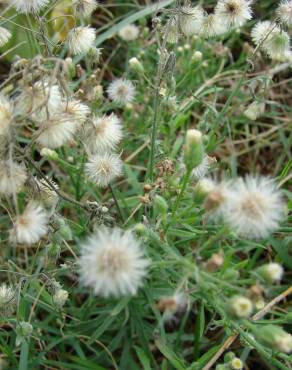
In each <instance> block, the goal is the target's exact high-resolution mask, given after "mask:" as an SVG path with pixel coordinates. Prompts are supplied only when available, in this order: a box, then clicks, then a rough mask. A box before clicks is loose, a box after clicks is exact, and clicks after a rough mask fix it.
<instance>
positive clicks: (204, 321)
mask: <svg viewBox="0 0 292 370" xmlns="http://www.w3.org/2000/svg"><path fill="white" fill-rule="evenodd" d="M114 3H115V4H111V5H112V6H109V5H110V4H109V3H107V2H106V4H107V5H108V7H106V8H105V10H102V6H101V10H98V12H97V13H96V14H95V15H94V17H93V20H92V21H93V24H94V25H95V26H96V27H98V35H97V39H96V45H97V46H98V47H101V48H103V56H102V61H101V62H100V63H99V64H98V66H93V67H91V66H89V63H86V62H88V60H86V57H83V58H79V57H76V58H74V59H73V61H74V63H76V64H77V63H80V66H81V67H80V68H82V69H83V74H82V76H81V77H80V76H79V77H78V76H75V77H74V78H73V79H72V80H71V81H68V85H69V88H70V89H71V92H72V93H73V92H74V93H76V96H77V97H78V98H80V99H84V100H85V102H87V104H88V105H90V107H91V109H92V112H93V113H95V114H101V113H107V112H112V111H115V112H116V113H117V114H118V115H119V116H120V117H121V118H122V122H123V127H124V132H125V136H124V139H123V141H122V144H121V145H120V147H119V152H121V156H122V159H123V160H124V163H125V165H124V172H123V176H122V177H121V178H119V179H118V180H117V181H115V182H114V183H112V185H111V189H110V188H109V189H105V190H101V189H99V188H97V187H96V186H94V184H92V183H91V182H90V181H89V180H88V179H87V178H86V176H85V175H84V164H85V162H86V161H87V155H86V151H85V150H84V147H83V144H82V141H81V137H79V136H76V137H75V143H74V144H72V145H65V146H63V147H61V148H59V149H57V150H56V151H57V153H58V159H56V160H48V159H45V158H41V157H40V155H39V148H38V147H37V145H35V144H32V146H31V149H30V150H29V151H28V157H27V158H28V159H27V160H26V166H27V169H28V172H29V173H30V174H31V175H39V173H37V172H36V168H38V169H39V171H41V173H43V174H44V175H46V176H48V177H52V178H53V179H54V180H55V181H56V182H57V183H58V185H59V187H60V189H61V190H62V192H64V194H65V198H67V200H68V198H69V199H72V200H73V202H70V201H67V200H66V199H64V198H61V197H60V198H59V203H58V207H57V211H56V212H55V215H54V217H55V222H53V224H54V225H53V226H55V227H54V228H52V231H51V232H50V235H49V236H48V237H45V238H44V239H43V241H42V242H40V243H38V244H36V245H35V246H34V247H32V248H28V249H26V248H19V247H17V248H15V246H13V245H12V244H11V243H10V242H9V234H8V231H9V229H10V228H11V220H10V215H12V217H14V216H15V214H16V207H15V204H14V200H13V199H11V198H8V197H3V198H2V199H1V203H0V205H1V213H0V222H1V226H0V231H1V237H0V242H1V249H0V250H1V252H0V261H1V269H0V278H1V281H3V282H7V283H8V282H9V283H10V284H12V285H13V286H14V287H15V289H16V291H17V297H16V304H15V311H14V312H13V313H12V314H11V315H3V316H0V329H1V330H0V358H3V360H4V361H5V363H6V365H5V366H4V368H5V369H6V368H7V369H19V370H29V369H31V370H32V369H60V370H61V369H62V370H63V369H78V370H86V369H94V370H104V369H122V370H123V369H125V370H136V369H144V370H150V369H157V370H158V369H159V370H160V369H161V370H173V369H177V370H199V369H203V368H204V366H206V365H207V364H208V362H209V361H210V360H211V359H212V358H213V356H214V355H215V354H216V353H217V351H218V350H220V348H221V346H222V345H223V343H224V342H225V340H226V339H227V338H228V337H229V336H231V335H232V334H233V333H235V332H236V333H238V334H239V339H238V340H237V341H236V342H235V344H233V345H232V346H231V348H230V349H232V350H233V351H234V352H235V353H236V356H237V357H240V358H241V359H242V361H244V362H245V363H246V365H247V366H248V368H250V369H256V368H262V369H289V368H290V367H289V366H290V365H289V363H291V356H289V355H287V354H284V353H281V352H279V351H278V352H277V351H275V350H273V349H272V348H269V347H268V346H266V345H264V344H263V343H262V342H260V341H258V340H257V338H256V336H251V335H250V334H257V331H258V328H259V327H261V326H264V325H266V324H269V323H277V324H279V325H281V326H282V327H283V328H285V330H286V331H289V330H291V311H290V313H289V310H291V308H290V309H289V305H288V298H287V299H283V300H281V301H279V302H277V304H276V305H275V306H273V307H272V308H271V309H270V310H269V311H268V312H267V313H266V315H265V316H264V317H262V318H260V320H258V321H257V322H254V323H253V322H252V321H251V320H238V319H235V318H234V317H232V315H230V313H229V311H228V307H226V302H228V298H229V297H231V296H233V295H235V294H238V295H246V293H247V290H248V289H249V288H250V287H251V286H252V285H254V284H256V282H257V281H258V279H257V276H256V274H255V269H256V268H257V267H259V266H261V265H262V264H264V263H267V262H269V261H276V262H278V263H280V264H282V265H283V267H284V268H285V271H286V273H285V275H284V278H283V280H282V281H281V283H279V284H274V285H269V284H267V285H266V286H265V289H264V298H265V302H266V304H268V302H270V301H272V300H273V299H274V298H275V297H277V296H279V295H281V294H283V292H285V291H286V290H287V289H289V286H290V285H291V273H290V272H289V270H290V271H291V267H292V250H291V230H292V227H291V222H289V221H291V218H290V219H289V217H288V216H287V219H286V220H285V221H284V222H283V223H282V224H281V227H280V229H279V230H278V231H277V232H276V233H274V234H273V235H272V236H271V237H270V238H269V239H267V240H260V241H253V240H245V239H242V238H238V237H236V235H235V234H234V233H232V231H230V230H228V229H227V228H226V226H225V225H221V224H214V223H213V224H209V223H207V222H206V219H205V215H204V213H205V211H204V207H203V202H202V200H201V199H197V198H196V197H195V191H194V187H195V185H196V184H195V182H194V181H189V179H185V180H186V181H185V182H184V179H183V176H181V170H180V162H181V161H182V158H181V154H182V149H183V145H184V142H185V133H186V131H187V130H188V129H190V128H198V129H200V130H201V131H202V132H203V133H204V135H205V136H206V138H205V139H206V140H205V149H206V153H208V154H209V155H210V156H212V157H215V158H216V160H217V161H216V163H214V164H213V165H212V166H211V169H210V175H211V176H213V177H215V178H221V179H228V178H232V177H236V176H241V175H244V174H247V173H253V174H256V173H260V174H263V175H270V176H272V177H274V178H276V179H277V181H278V182H279V183H280V184H281V188H282V190H283V193H284V195H285V199H286V200H287V205H288V206H287V208H288V209H289V210H291V208H292V203H291V187H290V188H289V185H290V186H291V137H292V132H291V120H292V119H291V116H292V108H291V101H292V95H291V87H292V85H291V67H290V68H287V69H285V70H283V71H281V72H279V73H276V74H274V75H273V76H271V78H270V74H271V73H272V72H273V69H274V67H275V63H273V62H271V61H269V60H268V59H267V58H266V57H265V56H264V54H261V53H260V52H258V53H256V54H255V55H254V56H253V59H252V63H253V64H252V65H253V68H252V69H250V65H249V64H248V62H247V60H248V58H249V57H250V55H248V54H247V52H246V50H247V48H246V47H245V45H244V44H245V43H246V42H249V43H250V44H251V40H250V36H249V34H250V29H251V25H252V24H253V21H251V22H250V24H248V25H247V26H246V27H244V29H243V31H242V32H238V33H237V32H233V33H231V34H228V35H226V36H222V37H219V38H217V39H210V40H207V41H206V40H202V39H200V38H189V39H186V38H184V39H181V40H180V41H179V44H178V45H167V48H168V51H169V52H171V51H172V52H173V53H174V54H175V56H176V64H175V67H174V68H173V69H171V70H162V71H161V74H160V75H158V79H159V84H158V85H156V84H157V68H158V62H159V55H158V53H157V49H158V42H157V38H159V40H160V41H161V39H160V37H161V35H160V36H159V34H158V33H157V34H156V33H155V32H154V30H153V29H152V28H150V30H148V32H145V33H143V32H142V33H141V35H140V37H139V38H138V40H135V41H132V42H124V41H122V40H121V39H120V38H119V37H117V36H116V33H117V32H118V31H119V30H120V29H121V28H122V27H123V26H124V25H126V24H129V23H132V22H136V24H138V25H139V26H140V28H141V29H142V28H143V27H144V26H146V25H148V26H149V27H151V16H152V15H153V12H154V11H156V10H157V11H158V10H159V9H158V7H159V8H161V9H162V8H163V7H165V6H169V5H170V7H168V9H174V6H175V2H174V1H161V2H160V3H159V6H158V5H157V6H156V5H155V6H154V5H150V4H148V3H149V2H143V1H139V2H138V1H129V2H128V3H127V4H125V3H124V2H123V1H117V2H114ZM145 3H147V4H148V5H145ZM210 3H211V4H212V3H213V4H214V2H208V4H210ZM171 7H172V8H171ZM273 9H274V6H273V4H272V2H271V1H263V2H262V4H257V5H256V17H257V19H261V18H264V17H267V18H269V17H270V18H271V16H272V14H273ZM13 12H14V11H13V10H10V13H8V15H6V14H4V15H3V16H5V17H6V16H9V17H13V14H14V13H13ZM166 16H167V14H166V13H165V11H163V12H162V13H161V19H162V23H164V22H165V19H166ZM17 21H18V22H20V23H21V24H22V25H24V26H25V27H28V23H26V22H27V20H25V19H23V20H22V19H18V18H17ZM15 22H16V20H15ZM33 22H34V20H33V19H31V22H30V23H29V27H31V28H34V29H36V30H37V29H38V25H37V22H36V24H34V23H33ZM0 23H2V17H1V20H0ZM4 24H5V25H6V23H4ZM11 27H12V26H11ZM11 29H12V30H13V32H15V34H14V36H13V37H14V38H15V39H17V40H18V39H19V38H23V37H24V36H23V34H24V31H23V30H19V31H17V30H16V29H17V27H16V28H11ZM19 34H21V36H19ZM26 38H27V39H28V40H29V41H28V43H27V44H26V45H25V47H24V46H20V47H19V50H22V56H25V57H27V58H30V60H32V59H33V57H34V56H35V55H33V54H34V53H35V51H36V50H37V49H36V46H37V47H38V48H39V49H40V50H42V49H43V47H42V46H41V42H40V40H36V39H34V40H33V39H32V33H30V32H27V33H26ZM13 43H14V45H17V41H15V40H13ZM185 44H187V45H189V48H188V47H186V48H184V49H183V50H182V51H181V50H179V49H178V46H182V47H183V46H184V45H185ZM223 46H225V50H224V49H223ZM9 47H11V45H9ZM195 50H198V51H201V52H202V55H203V59H202V61H197V62H195V61H192V55H193V53H194V51H195ZM6 51H7V50H6ZM53 51H54V53H55V56H56V57H59V58H64V57H65V55H66V46H64V47H63V46H62V47H56V48H55V49H54V50H53ZM8 55H9V59H8V60H9V61H10V62H11V60H12V58H11V55H10V54H9V53H8ZM134 56H135V57H137V58H138V59H139V60H140V61H141V63H142V64H143V67H144V75H142V74H137V73H136V72H135V71H132V70H131V69H130V68H129V65H128V60H129V59H130V58H131V57H134ZM42 66H43V68H44V70H45V71H46V73H48V74H49V75H51V74H52V71H53V66H52V64H50V63H47V64H43V65H42ZM6 68H7V67H6ZM5 73H7V74H8V70H6V72H5ZM11 73H13V71H11ZM90 75H94V79H93V80H90ZM120 76H124V77H127V78H129V79H130V80H132V81H133V82H134V83H135V86H136V89H137V95H136V98H135V101H134V102H133V104H132V106H131V107H127V108H121V107H118V106H116V105H115V104H114V103H111V102H109V101H108V100H106V99H105V98H102V99H101V100H97V101H90V100H89V98H88V96H89V92H90V88H91V87H94V86H96V85H97V84H101V85H102V86H103V87H104V89H106V87H107V86H108V84H109V82H110V81H111V80H112V79H113V77H120ZM2 77H3V78H2V79H4V78H5V76H4V75H3V76H2ZM267 80H269V84H268V87H265V83H266V81H267ZM92 81H93V82H92ZM18 82H19V81H18ZM18 82H17V80H13V81H12V82H11V83H10V84H9V86H8V87H7V86H6V88H5V91H3V92H5V93H6V94H10V95H11V96H13V94H14V93H16V92H17V91H18V89H19V88H20V87H19V86H20V85H19V84H18ZM255 84H256V85H257V89H255V90H254V91H255V94H256V95H257V94H258V95H257V96H258V97H260V96H261V97H263V98H264V99H265V100H266V102H267V108H266V111H265V114H264V115H263V116H262V117H260V118H259V119H258V120H256V121H250V120H248V119H247V118H246V117H245V116H244V114H243V111H244V108H245V107H246V106H247V105H248V104H249V103H250V102H252V101H253V97H252V95H251V89H253V87H254V86H255ZM162 88H163V89H165V91H166V98H164V97H163V96H162V93H161V89H162ZM78 89H81V90H82V91H80V90H79V92H77V91H78ZM87 93H88V95H87V96H86V94H87ZM174 95H175V96H176V101H177V103H176V105H173V104H171V103H170V101H169V100H168V101H167V97H168V98H169V97H171V96H174ZM23 122H24V121H23ZM153 122H155V124H156V125H157V130H154V131H153ZM25 125H27V126H25ZM25 125H23V126H22V128H21V129H18V131H17V138H16V140H15V142H16V143H18V144H17V145H19V144H20V143H21V144H22V150H25V146H26V145H27V144H28V143H30V140H31V132H30V131H29V129H26V127H28V128H30V129H31V131H32V130H33V127H34V126H33V124H32V123H31V121H28V123H27V124H25ZM154 139H155V140H154ZM16 153H17V152H16ZM1 155H2V154H1ZM15 155H17V154H15ZM18 159H19V160H20V159H22V156H21V155H19V158H18ZM165 160H170V161H172V163H173V166H174V172H173V173H172V174H170V173H164V174H160V173H159V169H158V168H157V164H159V163H160V164H161V163H162V162H163V161H165ZM35 166H36V167H35ZM145 184H150V185H151V187H152V190H151V194H150V201H149V202H148V203H147V202H146V203H143V202H142V201H141V196H145V192H144V186H145ZM156 195H160V196H162V197H163V198H164V199H165V202H166V204H167V206H168V209H162V208H161V206H160V205H159V204H157V203H155V196H156ZM27 199H28V192H27V191H23V192H21V193H19V194H18V197H17V204H18V207H19V209H20V210H22V209H23V208H24V207H25V204H26V203H27ZM87 201H91V202H97V203H98V205H102V206H106V207H108V209H109V213H108V217H106V216H104V215H103V214H102V213H100V212H97V214H94V213H93V212H90V211H89V210H88V209H85V208H86V204H87V203H86V202H87ZM78 203H79V204H80V205H78ZM82 205H83V206H82ZM60 217H62V218H64V219H65V221H66V224H67V225H68V227H69V228H70V230H71V233H70V234H71V235H68V233H67V234H66V235H65V234H64V233H63V234H62V233H61V232H60V230H59V229H58V224H57V221H56V220H58V218H60ZM142 222H143V223H144V225H145V227H144V228H142V231H141V223H142ZM103 223H105V224H107V225H109V226H114V225H118V226H120V227H122V228H128V229H133V230H135V232H137V235H138V237H139V238H140V239H141V241H142V244H143V247H144V248H145V253H146V255H147V257H148V258H149V259H150V260H151V266H150V269H149V274H148V277H147V279H146V281H145V285H144V287H143V288H141V289H140V290H139V292H138V294H137V295H136V296H134V297H122V298H120V299H112V298H110V299H104V298H101V297H96V296H94V295H93V293H92V292H91V290H90V289H87V288H84V287H82V286H80V284H79V277H78V266H77V263H76V256H79V254H80V245H81V244H82V241H83V240H84V239H85V238H86V236H87V235H89V234H90V233H91V232H92V230H93V229H94V227H96V226H97V225H100V224H103ZM56 225H57V226H56ZM139 227H140V228H139ZM220 250H221V251H223V252H224V263H223V265H222V266H221V267H220V268H219V269H218V271H216V272H212V273H211V272H208V271H207V270H206V269H205V268H204V262H206V261H207V260H208V259H209V258H210V257H211V256H212V255H213V254H214V253H216V252H218V251H220ZM53 279H56V280H57V281H59V282H60V283H61V284H62V285H63V288H64V289H66V290H67V291H68V292H69V299H68V301H67V302H66V304H65V306H64V307H63V308H62V309H59V308H58V307H57V306H56V305H55V304H54V302H53V300H52V294H53ZM179 287H180V289H182V290H184V291H186V292H187V293H188V299H189V303H188V309H186V310H185V311H184V312H182V313H181V315H179V316H178V317H179V319H178V320H177V322H176V323H175V324H173V325H165V324H164V322H163V317H162V313H161V312H160V311H159V310H158V308H157V303H158V302H159V300H160V299H161V298H162V297H164V296H171V295H172V294H173V293H174V292H175V291H176V290H177V289H178V288H179ZM21 321H27V322H30V323H31V325H32V326H33V333H32V335H31V336H30V337H29V338H27V339H26V340H24V341H23V342H22V344H21V345H20V346H16V344H15V341H16V327H17V324H18V323H19V322H21ZM227 351H228V349H227ZM223 362H224V360H223V356H222V357H220V359H219V360H218V361H217V362H216V364H222V363H223ZM0 368H1V365H0Z"/></svg>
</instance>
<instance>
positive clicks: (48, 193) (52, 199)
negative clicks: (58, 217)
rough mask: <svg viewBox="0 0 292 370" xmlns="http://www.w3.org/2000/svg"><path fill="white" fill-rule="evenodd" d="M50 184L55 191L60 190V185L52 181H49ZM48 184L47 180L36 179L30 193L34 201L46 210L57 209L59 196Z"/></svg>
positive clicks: (29, 189)
mask: <svg viewBox="0 0 292 370" xmlns="http://www.w3.org/2000/svg"><path fill="white" fill-rule="evenodd" d="M48 182H49V183H50V184H51V185H52V186H53V187H54V189H56V190H58V189H59V186H58V184H56V183H55V182H54V181H53V180H52V179H48ZM48 182H47V181H46V180H45V179H37V178H36V177H34V178H33V182H32V184H31V186H30V187H29V188H28V193H29V194H30V196H31V198H32V199H34V200H36V201H38V202H40V203H41V204H43V205H44V207H45V208H55V206H56V205H57V202H58V199H59V196H58V194H57V193H56V192H55V191H54V190H53V189H52V188H51V187H50V185H49V184H48Z"/></svg>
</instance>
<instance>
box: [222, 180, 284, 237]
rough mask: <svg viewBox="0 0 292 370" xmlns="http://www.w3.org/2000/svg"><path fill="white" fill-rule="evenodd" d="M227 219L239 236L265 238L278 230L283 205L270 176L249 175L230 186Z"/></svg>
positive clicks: (282, 214)
mask: <svg viewBox="0 0 292 370" xmlns="http://www.w3.org/2000/svg"><path fill="white" fill-rule="evenodd" d="M229 189H230V191H229V195H228V197H227V201H226V206H225V207H224V219H225V221H226V222H227V224H228V225H229V226H230V228H231V229H232V230H233V231H234V232H235V233H236V234H237V235H238V236H240V237H245V238H248V239H262V238H266V237H268V236H269V235H270V234H271V233H272V232H273V231H275V230H276V229H277V228H278V227H279V223H280V221H281V220H282V219H283V217H284V213H285V212H284V203H283V199H282V196H281V193H280V191H279V190H278V189H277V186H276V184H275V182H274V181H273V180H272V179H270V178H268V177H259V176H258V177H253V176H248V177H246V178H245V179H242V178H239V179H237V180H235V181H233V182H231V183H230V184H229Z"/></svg>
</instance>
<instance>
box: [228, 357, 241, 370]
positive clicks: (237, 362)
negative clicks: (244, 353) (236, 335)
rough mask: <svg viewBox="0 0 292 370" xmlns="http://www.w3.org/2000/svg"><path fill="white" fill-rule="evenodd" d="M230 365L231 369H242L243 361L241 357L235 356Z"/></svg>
mask: <svg viewBox="0 0 292 370" xmlns="http://www.w3.org/2000/svg"><path fill="white" fill-rule="evenodd" d="M229 366H230V368H231V369H234V370H241V369H243V362H242V361H241V359H240V358H238V357H234V359H232V360H231V361H230V363H229Z"/></svg>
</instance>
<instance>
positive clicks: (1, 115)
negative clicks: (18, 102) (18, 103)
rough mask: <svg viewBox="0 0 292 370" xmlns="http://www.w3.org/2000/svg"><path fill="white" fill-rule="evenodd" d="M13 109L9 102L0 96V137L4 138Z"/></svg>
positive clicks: (9, 124)
mask: <svg viewBox="0 0 292 370" xmlns="http://www.w3.org/2000/svg"><path fill="white" fill-rule="evenodd" d="M12 116H13V108H12V104H11V102H10V100H9V99H8V98H6V96H4V95H2V94H0V136H2V135H3V136H6V135H7V134H8V132H9V128H10V126H11V123H12Z"/></svg>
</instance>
